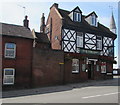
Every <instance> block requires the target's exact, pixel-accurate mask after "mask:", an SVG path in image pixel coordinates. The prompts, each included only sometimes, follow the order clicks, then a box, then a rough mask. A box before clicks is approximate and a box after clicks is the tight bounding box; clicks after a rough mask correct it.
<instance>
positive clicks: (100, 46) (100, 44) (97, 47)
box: [96, 36, 102, 50]
mask: <svg viewBox="0 0 120 105" xmlns="http://www.w3.org/2000/svg"><path fill="white" fill-rule="evenodd" d="M99 38H100V39H99ZM96 43H97V45H96V49H97V50H102V37H101V36H97V40H96Z"/></svg>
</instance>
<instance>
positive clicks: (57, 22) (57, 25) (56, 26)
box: [46, 7, 62, 49]
mask: <svg viewBox="0 0 120 105" xmlns="http://www.w3.org/2000/svg"><path fill="white" fill-rule="evenodd" d="M46 26H49V30H50V33H49V34H48V37H49V39H50V35H52V36H51V47H52V49H61V27H62V19H61V17H60V14H59V13H58V10H57V9H56V8H55V7H52V8H51V9H50V14H49V17H48V20H47V23H46ZM55 37H57V38H58V39H56V38H55Z"/></svg>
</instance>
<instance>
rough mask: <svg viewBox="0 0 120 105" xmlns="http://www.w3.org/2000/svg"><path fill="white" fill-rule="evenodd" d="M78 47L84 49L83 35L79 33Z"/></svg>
mask: <svg viewBox="0 0 120 105" xmlns="http://www.w3.org/2000/svg"><path fill="white" fill-rule="evenodd" d="M77 47H83V33H82V32H77Z"/></svg>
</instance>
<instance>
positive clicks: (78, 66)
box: [72, 58, 80, 73]
mask: <svg viewBox="0 0 120 105" xmlns="http://www.w3.org/2000/svg"><path fill="white" fill-rule="evenodd" d="M73 60H77V61H76V62H78V64H76V65H74V64H73ZM79 63H80V60H79V59H76V58H74V59H72V73H79V72H80V64H79ZM73 67H75V68H78V69H76V70H73Z"/></svg>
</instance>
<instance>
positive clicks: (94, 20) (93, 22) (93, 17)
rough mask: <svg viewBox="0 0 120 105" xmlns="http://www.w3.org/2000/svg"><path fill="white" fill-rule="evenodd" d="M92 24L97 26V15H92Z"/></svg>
mask: <svg viewBox="0 0 120 105" xmlns="http://www.w3.org/2000/svg"><path fill="white" fill-rule="evenodd" d="M91 25H92V26H96V27H97V18H96V17H95V15H92V16H91Z"/></svg>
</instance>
